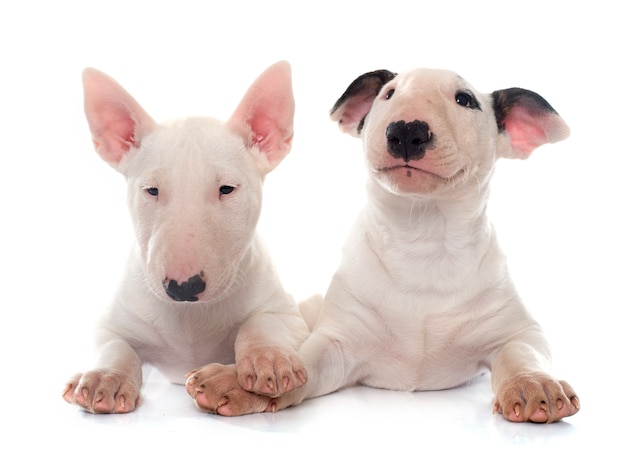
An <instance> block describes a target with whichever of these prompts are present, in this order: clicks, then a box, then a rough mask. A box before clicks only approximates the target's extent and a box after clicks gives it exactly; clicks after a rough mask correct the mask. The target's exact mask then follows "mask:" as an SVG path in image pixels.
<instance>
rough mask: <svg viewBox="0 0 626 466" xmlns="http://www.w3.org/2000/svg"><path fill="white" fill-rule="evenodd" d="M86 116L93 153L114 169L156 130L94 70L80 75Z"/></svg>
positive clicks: (136, 106)
mask: <svg viewBox="0 0 626 466" xmlns="http://www.w3.org/2000/svg"><path fill="white" fill-rule="evenodd" d="M83 89H84V93H85V115H86V116H87V121H88V123H89V129H90V130H91V135H92V138H93V143H94V147H95V148H96V152H98V154H99V155H100V157H102V158H103V159H104V160H105V161H106V162H108V163H109V164H110V165H112V166H113V167H114V168H119V163H120V162H121V161H122V159H123V158H124V156H125V155H126V154H127V153H128V151H129V150H130V149H131V148H132V147H139V146H140V144H141V139H142V138H143V137H144V136H145V135H146V134H148V133H149V132H150V131H152V129H153V128H154V126H155V123H154V121H153V120H152V118H151V117H150V116H149V115H148V114H147V113H146V112H145V111H144V110H143V109H142V108H141V106H140V105H139V104H138V103H137V102H136V101H135V99H133V97H132V96H131V95H130V94H128V92H126V91H125V90H124V88H122V86H120V85H119V84H118V83H117V82H115V81H114V80H113V79H112V78H111V77H109V76H107V75H106V74H104V73H102V72H101V71H98V70H96V69H93V68H87V69H86V70H85V71H84V72H83Z"/></svg>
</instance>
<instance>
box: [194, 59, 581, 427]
mask: <svg viewBox="0 0 626 466" xmlns="http://www.w3.org/2000/svg"><path fill="white" fill-rule="evenodd" d="M532 94H534V93H529V92H528V91H523V92H522V93H521V94H520V93H517V92H516V90H515V89H512V90H504V91H496V92H494V93H493V94H481V93H479V92H478V91H476V90H475V89H473V88H472V86H471V85H470V84H468V83H467V82H465V81H464V80H463V79H462V78H460V77H459V76H458V75H456V74H455V73H452V72H448V71H440V70H413V71H409V72H406V73H401V74H399V75H397V76H395V77H393V75H392V74H391V73H389V72H383V73H374V74H373V75H364V76H362V77H361V78H359V79H357V80H356V81H355V83H354V84H353V85H352V86H351V87H350V88H348V90H347V91H346V94H344V96H342V98H341V99H340V100H339V101H338V103H337V105H336V106H335V108H334V111H333V118H334V119H335V120H337V121H338V122H339V125H340V127H341V129H343V130H344V131H346V132H348V133H350V134H352V135H354V136H358V137H361V139H362V141H363V147H364V152H365V156H366V163H367V166H368V169H369V178H368V181H367V195H368V203H367V205H366V207H365V208H364V210H363V212H362V213H361V215H360V216H359V217H358V219H357V220H356V223H355V224H354V227H353V229H352V233H351V234H350V236H349V238H348V239H347V241H346V243H345V246H344V249H343V260H342V262H341V265H340V267H339V269H338V270H337V272H336V274H335V276H334V277H333V279H332V282H331V284H330V287H329V289H328V292H327V294H326V296H325V298H324V305H323V309H322V312H321V315H320V318H319V320H318V322H317V325H316V327H315V329H314V331H313V333H312V335H311V337H310V338H309V339H308V340H307V341H306V342H305V343H304V344H303V346H302V347H301V349H300V352H299V354H300V357H301V358H302V360H303V362H304V364H305V366H306V368H307V371H308V374H309V381H308V383H307V384H306V385H305V386H304V387H302V388H300V389H296V390H294V391H291V392H289V391H285V393H284V394H283V395H282V396H280V397H277V398H274V399H272V400H267V403H266V404H265V405H259V404H258V403H257V400H256V398H254V397H253V396H252V395H250V398H251V399H253V400H254V403H248V401H247V399H248V395H246V394H245V393H243V392H240V391H239V392H237V393H236V396H237V397H235V396H230V395H232V394H228V395H229V396H228V397H227V400H226V402H224V401H225V399H224V398H222V399H221V402H222V404H221V405H220V406H219V407H218V409H217V410H218V412H220V413H221V414H228V415H231V414H241V413H245V412H250V411H253V410H254V409H259V408H261V409H267V410H275V409H281V408H283V407H286V406H289V405H293V404H297V403H299V402H301V401H302V400H304V399H306V398H311V397H315V396H320V395H323V394H326V393H330V392H332V391H335V390H337V389H340V388H341V387H345V386H348V385H352V384H356V383H360V384H365V385H370V386H373V387H381V388H388V389H395V390H410V391H413V390H436V389H445V388H450V387H455V386H458V385H461V384H464V383H466V382H468V381H471V380H472V379H473V378H474V377H476V376H478V375H479V374H481V373H483V372H485V371H488V370H491V371H492V380H493V388H494V392H495V394H496V399H495V403H494V409H495V410H496V411H499V412H502V413H503V414H504V415H505V417H506V418H507V419H510V420H512V421H525V420H531V421H536V422H551V421H555V420H558V419H561V418H562V417H564V416H568V415H571V414H574V413H575V412H576V411H577V410H578V406H579V404H578V403H579V402H578V398H577V397H576V395H575V394H574V392H573V391H572V389H571V387H570V386H569V385H568V384H566V383H565V382H560V381H557V380H555V379H554V378H553V377H552V376H550V375H549V374H548V370H549V359H550V354H549V353H550V352H549V348H548V344H547V342H546V341H545V339H544V337H543V334H542V332H541V329H540V327H539V325H538V324H537V323H536V322H535V321H534V320H533V319H532V318H531V316H530V315H529V314H528V312H527V311H526V309H525V308H524V306H523V304H522V302H521V300H520V298H519V296H518V294H517V292H516V290H515V288H514V285H513V283H512V281H511V279H510V276H509V274H508V272H507V266H506V260H505V257H504V255H503V253H502V252H501V251H500V249H499V247H498V244H497V241H496V235H495V232H494V230H493V228H492V226H491V225H490V223H489V221H488V219H487V217H486V213H485V212H486V205H487V198H488V192H489V179H490V177H491V174H492V172H493V168H494V165H495V162H496V159H497V158H498V157H515V158H525V157H527V156H528V155H529V154H530V153H531V152H532V151H533V150H534V149H535V148H536V147H538V146H539V145H541V144H544V143H546V142H556V141H558V140H560V139H563V138H565V137H567V135H568V133H569V130H568V128H567V125H566V124H565V123H564V122H563V121H562V119H561V118H560V117H559V116H558V114H557V113H556V112H554V111H553V109H551V107H549V106H548V107H546V106H544V105H543V104H542V103H541V100H542V99H541V98H540V97H539V96H536V94H535V96H533V95H532ZM519 95H521V96H522V97H521V99H518V100H516V97H515V96H518V97H519ZM468 96H470V97H471V99H469V100H468V99H467V97H468ZM472 99H473V100H472ZM496 101H498V102H501V103H503V106H500V107H498V106H497V105H496ZM474 104H477V105H474ZM545 104H546V105H547V103H545ZM362 118H365V120H364V124H363V128H362V130H359V124H360V122H361V120H362ZM400 121H404V122H405V123H408V122H414V121H419V122H425V123H426V124H427V125H428V128H429V130H428V132H427V133H425V134H426V135H428V137H429V138H431V139H429V142H428V143H427V144H426V146H425V149H424V150H423V152H422V155H421V157H419V158H418V157H416V158H413V159H411V158H409V159H408V160H405V159H400V158H398V157H394V156H393V154H392V150H391V149H390V146H389V143H390V141H389V140H388V136H389V131H390V128H392V124H394V123H396V122H400ZM498 123H500V124H501V125H502V126H503V127H502V128H498ZM424 137H426V136H424ZM403 144H404V142H403ZM196 376H197V374H196ZM220 377H221V378H224V379H225V378H228V377H230V378H232V377H233V374H232V372H229V371H228V370H224V369H223V370H222V371H221V372H220V371H218V370H216V369H215V367H213V369H212V370H211V371H208V373H207V374H206V377H201V379H202V381H203V383H205V384H213V385H212V386H213V387H214V389H215V390H218V388H217V387H218V385H219V384H218V381H219V380H220ZM216 399H220V398H219V397H216ZM206 401H210V400H206V399H202V400H201V402H200V403H198V399H197V398H196V402H197V403H198V404H199V405H201V407H203V408H205V409H212V407H211V406H210V405H209V406H206V405H204V404H203V403H205V402H206Z"/></svg>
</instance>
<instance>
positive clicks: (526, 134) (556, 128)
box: [492, 88, 570, 159]
mask: <svg viewBox="0 0 626 466" xmlns="http://www.w3.org/2000/svg"><path fill="white" fill-rule="evenodd" d="M492 99H493V100H492V102H493V110H494V113H495V117H496V122H497V124H498V131H499V132H500V142H501V144H500V147H498V149H499V151H498V152H499V153H498V155H500V156H501V157H507V158H518V159H526V158H528V156H530V154H531V153H532V152H533V151H534V150H535V149H536V148H537V147H539V146H541V145H543V144H546V143H554V142H559V141H561V140H563V139H565V138H567V137H568V136H569V133H570V131H569V127H568V126H567V124H566V123H565V121H564V120H563V119H562V118H561V117H560V116H559V114H558V113H557V112H556V110H554V108H552V106H551V105H550V104H549V103H548V102H547V101H546V100H545V99H544V98H543V97H541V96H540V95H539V94H536V93H535V92H532V91H528V90H526V89H520V88H510V89H503V90H499V91H495V92H493V94H492Z"/></svg>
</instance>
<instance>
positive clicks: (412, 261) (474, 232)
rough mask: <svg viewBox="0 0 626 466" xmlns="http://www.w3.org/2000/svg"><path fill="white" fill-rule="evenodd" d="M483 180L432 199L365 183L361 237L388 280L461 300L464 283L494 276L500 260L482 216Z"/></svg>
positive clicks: (495, 278) (494, 278)
mask: <svg viewBox="0 0 626 466" xmlns="http://www.w3.org/2000/svg"><path fill="white" fill-rule="evenodd" d="M483 180H484V181H483V182H482V183H478V182H477V183H475V184H473V185H470V184H468V185H467V186H466V187H465V188H463V189H461V190H459V189H455V190H454V191H455V193H454V195H448V196H438V197H436V198H435V197H426V196H421V195H415V194H410V195H399V194H397V193H393V192H391V191H390V190H389V189H388V188H387V187H385V186H383V185H381V184H380V183H379V182H378V181H376V180H375V179H370V180H369V181H368V184H367V191H368V196H369V202H370V204H369V206H368V208H366V209H365V210H364V212H363V216H364V217H363V221H364V225H365V241H366V243H367V247H369V248H370V250H371V251H372V253H373V254H374V255H375V256H377V257H378V260H379V261H380V262H379V263H380V264H381V265H382V267H383V269H384V273H385V274H386V275H387V276H388V277H389V279H390V282H389V283H390V284H393V286H394V287H397V288H398V289H399V290H404V291H407V292H409V290H412V291H415V290H416V289H419V290H422V291H425V290H430V291H431V292H433V293H435V294H436V295H439V296H442V295H449V297H450V298H452V295H455V296H457V298H459V299H460V300H461V301H462V300H463V299H465V298H467V296H466V297H465V298H463V297H462V296H464V295H465V292H468V293H470V294H471V293H472V291H471V290H472V289H473V288H474V287H473V286H472V285H470V283H474V282H475V281H476V280H486V281H488V282H493V283H495V282H497V281H498V280H499V278H498V277H499V276H501V272H502V268H501V267H502V266H504V267H505V259H504V256H503V255H502V254H501V252H500V249H499V247H498V246H497V241H496V235H495V231H493V229H492V228H491V225H490V223H489V220H488V218H487V214H486V206H487V198H488V191H489V188H488V177H486V178H483ZM460 191H463V192H460ZM484 264H490V265H489V267H488V269H489V270H487V269H484V268H483V265H484ZM479 277H481V278H479ZM461 290H465V291H461ZM460 291H461V294H460V295H459V294H458V293H459V292H460Z"/></svg>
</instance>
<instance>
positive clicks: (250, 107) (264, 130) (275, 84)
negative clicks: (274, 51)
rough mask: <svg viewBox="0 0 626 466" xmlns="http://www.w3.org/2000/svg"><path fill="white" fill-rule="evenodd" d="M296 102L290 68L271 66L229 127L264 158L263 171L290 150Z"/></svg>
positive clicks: (240, 106) (251, 87) (250, 90)
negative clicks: (239, 132) (242, 136)
mask: <svg viewBox="0 0 626 466" xmlns="http://www.w3.org/2000/svg"><path fill="white" fill-rule="evenodd" d="M294 112H295V102H294V98H293V90H292V86H291V67H290V65H289V63H287V62H286V61H281V62H278V63H276V64H274V65H272V66H270V67H269V68H268V69H267V70H265V72H263V74H261V75H260V76H259V77H258V78H257V79H256V81H254V83H253V84H252V85H251V86H250V88H249V89H248V91H247V92H246V94H245V95H244V97H243V99H242V100H241V102H240V103H239V106H238V107H237V109H236V110H235V112H234V113H233V115H232V116H231V117H230V119H229V124H231V125H233V126H234V127H235V128H237V129H238V130H239V131H241V132H243V133H244V135H245V136H246V139H247V140H248V143H249V144H250V146H253V147H257V148H258V149H259V151H260V153H261V154H262V155H263V156H264V159H265V161H264V163H263V165H264V170H265V171H266V172H269V171H271V170H273V169H274V168H275V167H276V166H277V165H278V164H279V163H280V162H281V161H282V160H283V158H285V156H286V155H287V154H288V153H289V151H290V150H291V140H292V138H293V118H294Z"/></svg>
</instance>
